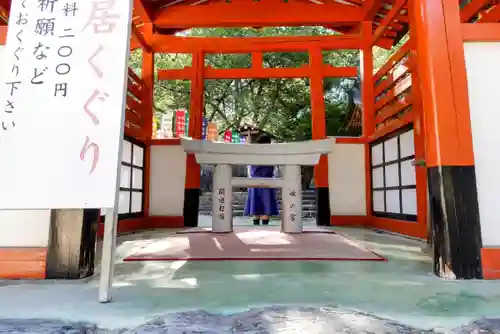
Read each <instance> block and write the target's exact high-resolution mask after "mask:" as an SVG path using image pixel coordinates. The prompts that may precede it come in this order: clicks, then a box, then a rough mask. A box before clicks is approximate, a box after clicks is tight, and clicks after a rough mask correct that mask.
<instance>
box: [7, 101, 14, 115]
mask: <svg viewBox="0 0 500 334" xmlns="http://www.w3.org/2000/svg"><path fill="white" fill-rule="evenodd" d="M14 109H15V108H14V102H12V101H9V100H7V103H6V104H5V110H4V111H5V112H6V113H7V114H12V112H13V111H14Z"/></svg>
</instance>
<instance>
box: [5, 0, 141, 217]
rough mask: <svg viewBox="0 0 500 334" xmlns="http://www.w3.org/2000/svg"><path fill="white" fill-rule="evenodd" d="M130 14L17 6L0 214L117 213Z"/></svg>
mask: <svg viewBox="0 0 500 334" xmlns="http://www.w3.org/2000/svg"><path fill="white" fill-rule="evenodd" d="M131 9H132V0H123V1H122V0H121V1H118V0H20V1H12V5H11V10H10V16H9V30H8V35H7V45H6V48H5V52H6V59H5V61H4V62H2V66H4V67H5V68H6V71H4V76H3V77H2V80H3V86H2V87H3V89H2V90H1V91H0V94H1V95H0V99H1V103H3V106H4V108H3V112H2V113H0V114H1V116H0V143H1V144H2V146H0V154H1V156H2V160H3V161H7V163H6V164H5V165H4V168H3V173H2V175H0V182H3V187H2V192H1V193H0V203H2V204H0V209H2V208H12V209H16V208H20V209H22V208H32V209H36V208H53V207H58V208H73V207H76V208H82V207H93V208H96V207H112V206H113V203H114V197H115V194H114V192H115V180H116V178H114V175H116V174H117V172H115V169H117V168H118V167H113V166H114V164H115V162H117V161H118V149H119V144H120V138H121V128H122V126H123V124H122V123H123V101H124V97H125V89H126V79H125V71H127V65H128V64H127V57H128V56H127V55H128V51H129V50H128V49H129V39H130V37H129V36H130V24H129V23H130V20H131ZM16 152H24V153H23V154H16ZM37 157H38V158H37ZM32 160H37V161H40V163H39V164H37V167H36V169H34V167H33V163H32ZM20 166H21V167H20ZM16 174H17V175H22V177H17V176H15V175H16ZM13 175H14V176H13ZM4 181H5V182H4ZM9 189H10V190H9ZM14 189H15V190H16V191H14ZM47 189H51V191H50V192H51V194H49V195H47V194H46V193H47ZM24 190H26V191H24ZM42 192H43V193H44V194H42ZM9 193H19V194H20V195H19V196H9V195H8V194H9ZM4 199H5V201H4ZM49 203H52V204H49Z"/></svg>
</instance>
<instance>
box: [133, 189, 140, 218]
mask: <svg viewBox="0 0 500 334" xmlns="http://www.w3.org/2000/svg"><path fill="white" fill-rule="evenodd" d="M141 211H142V193H141V192H135V191H133V192H132V211H131V213H135V212H141Z"/></svg>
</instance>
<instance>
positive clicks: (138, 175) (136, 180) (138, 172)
mask: <svg viewBox="0 0 500 334" xmlns="http://www.w3.org/2000/svg"><path fill="white" fill-rule="evenodd" d="M142 187H143V185H142V169H137V168H133V169H132V188H133V189H142Z"/></svg>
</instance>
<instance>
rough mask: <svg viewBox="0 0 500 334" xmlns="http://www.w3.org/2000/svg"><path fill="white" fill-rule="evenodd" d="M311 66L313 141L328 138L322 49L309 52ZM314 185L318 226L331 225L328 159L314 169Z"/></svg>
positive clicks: (322, 159) (324, 158) (322, 160)
mask: <svg viewBox="0 0 500 334" xmlns="http://www.w3.org/2000/svg"><path fill="white" fill-rule="evenodd" d="M309 64H310V66H311V77H310V78H309V85H310V87H311V126H312V139H313V140H316V139H325V138H326V113H325V99H324V90H323V73H322V68H323V52H322V50H321V49H320V48H312V49H310V50H309ZM314 185H315V187H316V224H317V225H320V226H329V225H330V216H331V214H330V192H329V189H328V158H327V157H326V156H322V157H321V158H320V161H319V164H318V165H316V166H315V167H314Z"/></svg>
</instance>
